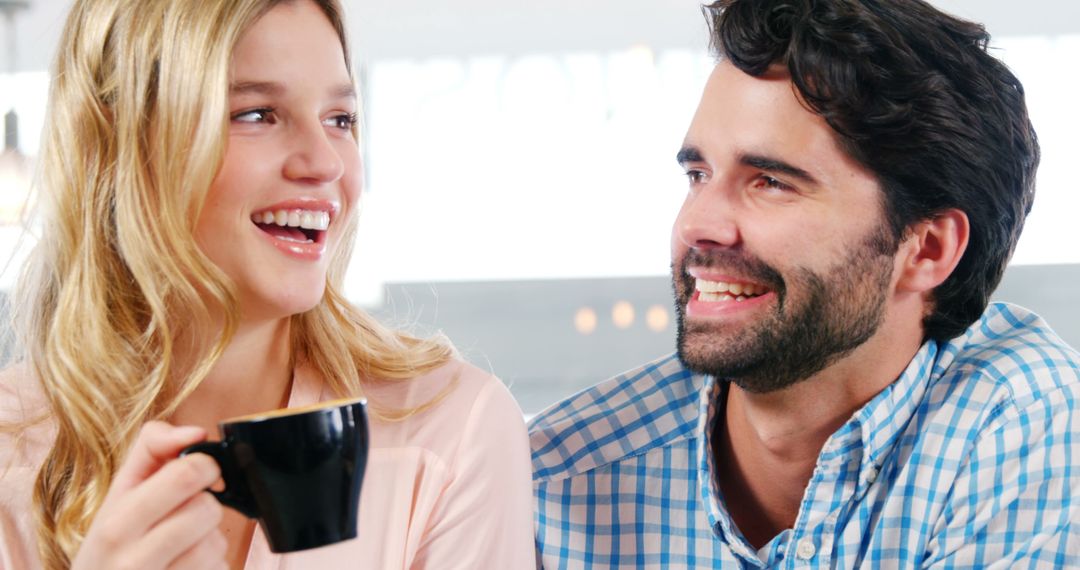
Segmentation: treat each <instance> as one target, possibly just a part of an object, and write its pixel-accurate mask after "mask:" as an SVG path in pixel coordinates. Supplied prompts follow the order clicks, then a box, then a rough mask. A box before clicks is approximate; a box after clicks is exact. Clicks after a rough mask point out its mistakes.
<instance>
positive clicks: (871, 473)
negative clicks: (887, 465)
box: [866, 465, 878, 483]
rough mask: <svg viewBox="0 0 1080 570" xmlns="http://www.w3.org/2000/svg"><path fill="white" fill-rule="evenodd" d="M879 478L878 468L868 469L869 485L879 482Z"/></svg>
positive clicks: (867, 478)
mask: <svg viewBox="0 0 1080 570" xmlns="http://www.w3.org/2000/svg"><path fill="white" fill-rule="evenodd" d="M877 476H878V470H877V467H875V466H873V465H871V466H870V467H867V468H866V482H867V483H873V482H874V481H877Z"/></svg>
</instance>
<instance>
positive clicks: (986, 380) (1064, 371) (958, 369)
mask: <svg viewBox="0 0 1080 570" xmlns="http://www.w3.org/2000/svg"><path fill="white" fill-rule="evenodd" d="M945 349H946V351H948V352H950V353H952V359H951V360H952V361H951V363H950V364H949V370H948V371H947V372H946V374H945V378H946V379H947V380H946V381H947V382H948V383H957V382H959V383H961V384H965V385H966V384H968V383H969V382H971V381H974V382H975V384H974V386H967V387H966V389H967V390H968V391H969V396H976V397H977V395H978V394H980V393H982V394H985V395H987V396H990V395H993V397H992V398H990V399H991V400H995V403H1001V402H1002V401H1007V402H1008V403H1010V404H1012V405H1014V406H1017V407H1018V408H1024V407H1026V406H1028V405H1030V404H1038V403H1040V402H1043V401H1045V400H1046V399H1047V398H1051V397H1056V396H1055V395H1061V394H1067V395H1068V396H1069V397H1068V399H1069V400H1070V401H1071V402H1072V407H1074V408H1075V405H1076V402H1075V400H1076V398H1077V397H1078V395H1080V352H1077V350H1076V349H1075V348H1073V347H1071V346H1069V345H1068V344H1067V343H1066V342H1065V341H1063V340H1062V339H1061V338H1060V337H1059V336H1058V335H1057V334H1055V333H1054V331H1053V329H1051V328H1050V326H1049V324H1047V322H1046V321H1045V320H1043V319H1042V318H1041V317H1040V316H1039V315H1037V314H1035V313H1033V312H1031V311H1029V310H1027V309H1025V308H1023V307H1019V306H1017V305H1011V304H1007V303H994V304H991V305H990V306H989V307H987V310H986V312H985V313H984V314H983V316H982V318H980V319H979V320H978V321H977V322H976V323H975V324H974V325H973V326H972V327H971V328H970V329H968V331H967V332H966V333H965V334H964V335H963V336H962V337H958V338H956V339H954V340H953V341H951V342H949V343H947V344H946V347H945ZM999 399H1000V400H999Z"/></svg>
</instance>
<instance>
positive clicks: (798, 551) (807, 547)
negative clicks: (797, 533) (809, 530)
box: [795, 538, 817, 560]
mask: <svg viewBox="0 0 1080 570" xmlns="http://www.w3.org/2000/svg"><path fill="white" fill-rule="evenodd" d="M814 554H817V547H816V546H814V541H813V540H810V539H809V538H804V539H802V540H800V541H799V545H798V546H797V547H795V556H798V557H799V558H801V559H803V560H810V559H811V558H813V557H814Z"/></svg>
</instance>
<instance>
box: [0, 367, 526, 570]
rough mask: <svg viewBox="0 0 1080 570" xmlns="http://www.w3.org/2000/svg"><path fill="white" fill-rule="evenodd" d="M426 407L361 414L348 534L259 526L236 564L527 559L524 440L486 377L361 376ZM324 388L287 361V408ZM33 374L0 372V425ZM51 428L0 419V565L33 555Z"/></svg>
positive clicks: (31, 390) (369, 392) (33, 392)
mask: <svg viewBox="0 0 1080 570" xmlns="http://www.w3.org/2000/svg"><path fill="white" fill-rule="evenodd" d="M455 376H456V377H457V378H458V380H457V381H456V384H455V385H454V386H453V387H452V389H451V390H450V391H449V393H448V395H447V396H446V397H445V398H444V399H443V400H442V401H441V402H439V403H438V404H436V405H435V406H434V407H432V408H430V409H427V410H425V411H423V412H420V413H418V414H416V415H413V416H411V417H408V418H406V419H404V420H400V421H396V422H391V421H384V420H379V419H376V418H370V427H371V449H370V452H369V456H368V463H367V471H366V474H365V476H364V485H363V491H362V492H361V496H360V517H359V522H358V535H359V536H358V537H357V538H356V539H354V540H350V541H346V542H342V543H339V544H335V545H331V546H326V547H323V548H316V549H313V550H307V551H301V552H296V553H292V554H285V555H278V554H274V553H272V552H270V549H269V547H268V545H267V542H266V539H265V537H264V536H263V534H262V531H261V530H256V531H255V533H254V535H253V536H252V541H251V546H250V549H249V550H248V556H247V563H246V564H245V566H244V567H245V568H248V569H258V570H270V569H275V570H284V569H289V568H318V569H330V568H334V569H336V568H363V569H368V568H371V569H417V570H419V569H438V570H443V569H448V570H452V569H461V570H465V569H469V570H473V569H485V568H491V569H498V570H516V569H529V568H535V565H536V563H535V554H534V553H535V550H534V546H533V544H534V543H533V534H532V490H531V482H530V481H531V467H530V464H529V451H528V440H527V437H526V434H525V425H524V422H523V420H522V414H521V410H520V409H519V408H518V406H517V403H516V402H515V401H514V399H513V398H512V397H511V396H510V393H509V391H507V389H506V388H505V387H504V386H503V385H502V383H501V382H499V380H498V379H497V378H495V377H494V376H491V375H490V374H487V373H485V372H483V371H481V370H479V369H477V368H476V367H474V366H472V365H469V364H466V363H464V362H460V361H454V362H451V363H449V364H447V365H445V366H443V367H441V368H439V369H437V370H435V371H433V372H431V373H429V374H427V375H425V376H422V377H419V378H415V379H412V380H406V381H401V382H385V383H378V384H375V385H367V386H365V395H366V397H367V398H368V401H369V403H370V404H373V405H375V406H378V407H380V408H383V409H409V408H413V407H416V406H420V405H422V404H424V403H426V402H428V401H430V400H431V399H432V398H433V397H435V396H436V395H438V394H440V393H441V392H442V391H443V389H444V388H446V387H448V386H449V385H450V384H451V383H452V382H453V381H454V380H453V379H454V378H455ZM329 399H333V395H332V394H331V393H330V391H329V389H328V388H326V387H325V386H324V385H323V384H322V383H321V382H320V381H319V380H318V379H317V378H316V377H315V376H314V375H313V374H312V373H311V372H310V371H309V370H305V369H303V368H298V369H297V371H296V377H295V379H294V382H293V387H292V393H291V394H290V397H289V407H296V406H304V405H308V404H312V403H315V402H317V401H321V400H329ZM42 402H43V399H42V395H41V394H40V392H39V390H38V388H37V386H36V383H34V382H32V381H30V379H28V378H27V377H26V376H25V375H20V374H18V373H15V372H13V371H12V370H10V369H9V370H8V371H6V372H5V373H4V374H2V375H0V426H3V425H4V424H8V425H10V424H11V423H12V422H15V421H18V420H21V419H23V418H26V417H33V414H34V413H35V412H36V411H40V410H41V409H42V408H41V403H42ZM54 434H55V427H54V426H53V425H52V424H51V423H49V422H46V423H43V424H39V425H36V426H34V427H32V428H31V429H28V430H26V431H25V432H23V433H22V434H12V433H5V432H4V431H3V430H2V429H0V570H23V569H28V568H36V567H39V566H40V562H39V559H38V555H37V548H36V545H35V539H34V526H33V524H34V522H33V516H31V512H32V511H31V497H32V489H33V483H34V478H35V477H36V475H37V470H38V467H39V466H40V464H41V463H42V461H43V460H44V458H45V455H46V453H47V452H48V448H49V446H50V445H51V442H52V438H53V437H55V436H54Z"/></svg>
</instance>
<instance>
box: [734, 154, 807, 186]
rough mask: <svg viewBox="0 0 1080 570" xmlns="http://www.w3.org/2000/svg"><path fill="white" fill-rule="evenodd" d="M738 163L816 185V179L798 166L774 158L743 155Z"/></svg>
mask: <svg viewBox="0 0 1080 570" xmlns="http://www.w3.org/2000/svg"><path fill="white" fill-rule="evenodd" d="M739 162H741V163H743V164H745V165H747V166H752V167H754V168H757V169H760V170H765V171H768V172H775V173H778V174H785V175H787V176H791V177H792V178H798V179H799V180H802V181H803V182H807V183H809V184H818V181H817V178H814V176H813V175H811V174H810V173H809V172H807V171H805V170H803V169H802V168H799V167H798V166H794V165H791V164H788V163H786V162H784V161H782V160H779V159H776V158H769V157H767V156H761V155H757V154H744V155H742V156H741V157H739Z"/></svg>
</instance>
